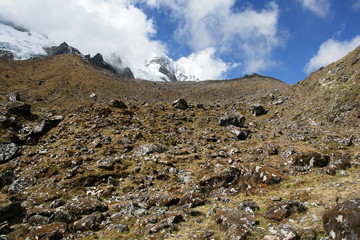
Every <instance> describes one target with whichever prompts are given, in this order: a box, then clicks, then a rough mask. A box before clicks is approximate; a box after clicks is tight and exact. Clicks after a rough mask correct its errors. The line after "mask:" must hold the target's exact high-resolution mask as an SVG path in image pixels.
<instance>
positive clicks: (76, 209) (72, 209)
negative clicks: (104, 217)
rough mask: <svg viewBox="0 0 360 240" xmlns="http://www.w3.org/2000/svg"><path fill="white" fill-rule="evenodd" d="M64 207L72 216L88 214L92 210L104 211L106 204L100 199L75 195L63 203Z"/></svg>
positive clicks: (106, 208)
mask: <svg viewBox="0 0 360 240" xmlns="http://www.w3.org/2000/svg"><path fill="white" fill-rule="evenodd" d="M65 209H66V210H67V211H68V212H69V213H70V214H71V215H72V216H75V217H77V216H79V215H89V214H91V213H93V212H105V211H107V210H108V206H107V205H106V204H105V203H103V202H101V201H100V200H97V199H93V198H85V197H75V198H73V199H71V200H69V201H68V202H67V203H66V204H65Z"/></svg>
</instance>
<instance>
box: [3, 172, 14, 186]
mask: <svg viewBox="0 0 360 240" xmlns="http://www.w3.org/2000/svg"><path fill="white" fill-rule="evenodd" d="M14 180H15V175H14V172H13V171H11V170H6V171H5V172H3V173H0V190H1V189H2V188H3V187H4V186H7V185H10V184H11V183H13V181H14Z"/></svg>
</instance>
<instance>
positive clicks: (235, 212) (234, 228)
mask: <svg viewBox="0 0 360 240" xmlns="http://www.w3.org/2000/svg"><path fill="white" fill-rule="evenodd" d="M215 221H216V223H217V224H219V225H220V226H221V229H222V230H224V231H226V239H229V240H230V239H233V240H236V239H247V237H248V236H249V235H250V234H251V231H252V230H253V227H254V225H255V214H254V212H253V211H252V210H251V209H250V208H247V209H245V210H240V209H238V208H229V207H224V208H221V209H219V210H218V211H217V213H216V214H215Z"/></svg>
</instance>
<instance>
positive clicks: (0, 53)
mask: <svg viewBox="0 0 360 240" xmlns="http://www.w3.org/2000/svg"><path fill="white" fill-rule="evenodd" d="M0 58H7V59H10V60H14V54H13V53H12V52H11V51H9V50H5V49H0Z"/></svg>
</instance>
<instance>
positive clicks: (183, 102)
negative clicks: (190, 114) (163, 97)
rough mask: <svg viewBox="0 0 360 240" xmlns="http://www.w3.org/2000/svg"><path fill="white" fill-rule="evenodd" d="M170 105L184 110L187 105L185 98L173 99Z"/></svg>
mask: <svg viewBox="0 0 360 240" xmlns="http://www.w3.org/2000/svg"><path fill="white" fill-rule="evenodd" d="M172 105H173V107H174V108H176V109H180V110H186V109H188V107H189V105H188V103H187V102H186V100H185V99H182V98H180V99H177V100H175V101H174V102H173V104H172Z"/></svg>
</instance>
